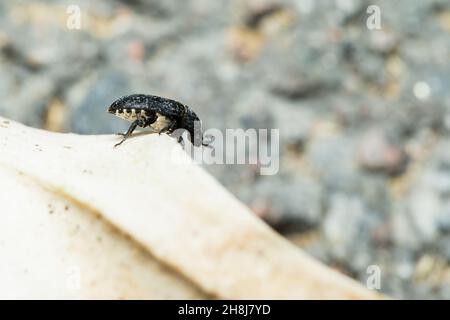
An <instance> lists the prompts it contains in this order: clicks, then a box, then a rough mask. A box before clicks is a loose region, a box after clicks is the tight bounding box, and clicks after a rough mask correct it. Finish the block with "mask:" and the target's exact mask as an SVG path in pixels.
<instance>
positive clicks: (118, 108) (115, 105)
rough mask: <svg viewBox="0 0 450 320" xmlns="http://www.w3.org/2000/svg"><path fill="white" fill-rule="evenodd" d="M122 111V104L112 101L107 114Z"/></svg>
mask: <svg viewBox="0 0 450 320" xmlns="http://www.w3.org/2000/svg"><path fill="white" fill-rule="evenodd" d="M122 109H123V106H122V103H121V101H120V100H116V101H114V102H113V103H112V104H111V105H110V106H109V108H108V112H109V113H112V114H115V113H116V112H117V111H119V112H120V111H121V110H122Z"/></svg>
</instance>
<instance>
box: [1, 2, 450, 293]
mask: <svg viewBox="0 0 450 320" xmlns="http://www.w3.org/2000/svg"><path fill="white" fill-rule="evenodd" d="M69 4H76V5H79V6H80V8H81V14H82V15H81V19H82V20H81V21H82V26H81V30H69V29H68V28H67V27H66V19H67V13H66V9H67V6H68V5H69ZM371 4H376V5H378V6H379V7H380V8H381V23H382V29H381V30H378V31H370V30H368V28H367V27H366V19H367V18H368V16H369V15H368V14H367V13H366V9H367V7H368V6H369V5H371ZM449 58H450V1H448V0H441V1H439V0H434V1H433V0H429V1H412V0H400V1H388V0H386V1H375V0H370V1H357V0H319V1H312V0H303V1H301V0H298V1H295V0H285V1H283V0H260V1H251V0H244V1H237V0H235V1H211V0H178V1H177V0H164V1H161V0H159V1H157V0H133V1H119V0H115V1H88V0H75V1H67V2H66V1H2V2H0V97H1V99H0V114H1V115H2V116H5V117H9V118H12V119H14V120H18V121H21V122H24V123H26V124H28V125H31V126H35V127H41V128H46V129H49V130H54V131H62V132H77V133H83V134H90V133H111V132H116V131H118V130H123V129H125V128H126V127H127V125H128V124H127V123H125V122H122V121H120V120H117V119H113V118H111V116H110V115H108V114H107V113H106V112H105V110H106V107H107V106H108V105H109V104H110V103H111V102H112V101H113V100H115V99H116V98H117V97H119V96H121V95H124V94H129V93H136V92H142V93H152V94H157V95H162V96H166V97H171V98H174V99H177V100H180V101H182V102H185V103H186V104H188V105H189V106H191V107H192V108H193V109H194V110H195V111H196V113H197V114H198V115H199V116H200V118H201V119H202V120H203V123H204V125H205V126H206V127H215V128H219V129H225V128H279V129H280V133H281V136H280V141H281V163H280V172H279V173H278V174H277V175H274V176H260V175H259V174H258V168H255V167H254V166H242V165H241V166H215V167H206V169H207V170H209V171H210V172H211V173H212V174H213V175H214V176H216V177H217V178H218V179H219V180H220V181H221V182H222V183H223V184H224V185H225V186H226V187H227V188H228V189H229V190H231V192H233V193H234V194H235V195H236V196H237V197H238V198H240V199H241V200H242V201H244V202H245V203H247V204H248V205H249V206H250V208H252V210H253V211H254V212H255V214H257V215H258V216H260V217H261V218H263V219H265V220H266V221H268V222H269V223H270V224H271V225H272V226H273V227H274V228H275V229H277V230H278V231H280V232H281V233H283V234H284V235H286V237H288V238H289V239H290V240H291V241H293V242H294V243H295V244H297V245H298V246H300V247H302V248H304V249H305V250H307V251H308V252H310V253H311V254H313V255H314V256H315V257H317V258H318V259H320V260H322V261H324V262H325V263H327V264H328V265H330V266H333V267H335V268H338V269H339V270H341V271H342V272H344V273H346V274H348V275H350V276H351V277H353V278H355V279H358V280H360V281H361V282H363V283H366V279H367V277H368V274H367V272H366V270H367V267H368V266H369V265H373V264H375V265H378V266H379V267H380V268H381V271H382V283H381V291H382V292H385V293H388V294H390V295H392V296H393V297H396V298H427V299H431V298H447V299H450V266H449V261H450V90H449V88H450V63H449ZM93 156H95V155H93Z"/></svg>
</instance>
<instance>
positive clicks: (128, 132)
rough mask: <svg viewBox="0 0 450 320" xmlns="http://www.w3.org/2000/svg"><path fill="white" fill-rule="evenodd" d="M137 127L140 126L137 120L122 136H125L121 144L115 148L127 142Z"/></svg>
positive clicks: (117, 144)
mask: <svg viewBox="0 0 450 320" xmlns="http://www.w3.org/2000/svg"><path fill="white" fill-rule="evenodd" d="M137 125H138V121H137V120H136V121H134V122H133V123H132V124H131V126H130V127H129V128H128V130H127V132H125V133H122V134H121V135H122V136H123V138H122V140H121V141H120V142H119V143H116V144H115V145H114V148H115V147H117V146H120V145H121V144H122V143H123V142H124V141H125V140H127V138H128V137H129V136H130V135H131V134H132V133H133V131H134V129H136V127H137Z"/></svg>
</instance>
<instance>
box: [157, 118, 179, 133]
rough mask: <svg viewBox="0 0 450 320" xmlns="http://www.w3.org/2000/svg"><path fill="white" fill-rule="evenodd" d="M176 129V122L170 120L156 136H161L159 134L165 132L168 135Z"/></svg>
mask: <svg viewBox="0 0 450 320" xmlns="http://www.w3.org/2000/svg"><path fill="white" fill-rule="evenodd" d="M176 127H177V122H176V121H175V120H171V121H170V123H169V124H168V125H167V126H166V127H164V128H162V129H161V130H159V131H158V134H159V135H161V133H166V132H167V133H169V134H170V133H172V132H173V130H175V129H176Z"/></svg>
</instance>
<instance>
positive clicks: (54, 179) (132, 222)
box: [0, 118, 381, 299]
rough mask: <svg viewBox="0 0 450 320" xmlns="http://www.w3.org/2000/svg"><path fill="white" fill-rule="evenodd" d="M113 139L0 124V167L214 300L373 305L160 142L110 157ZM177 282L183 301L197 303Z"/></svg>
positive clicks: (130, 144)
mask: <svg viewBox="0 0 450 320" xmlns="http://www.w3.org/2000/svg"><path fill="white" fill-rule="evenodd" d="M117 139H118V137H115V136H79V135H73V134H57V133H50V132H46V131H42V130H38V129H33V128H28V127H25V126H23V125H20V124H18V123H15V122H12V121H8V120H5V119H2V118H0V167H3V168H7V169H8V170H10V171H11V170H14V171H16V172H18V173H20V174H22V175H25V176H28V177H31V178H32V179H34V180H35V181H37V183H39V184H40V185H42V186H45V187H46V188H48V189H50V190H52V192H53V193H54V198H55V201H56V200H57V199H56V198H57V197H58V196H59V197H61V196H63V197H64V198H66V199H70V201H74V202H76V203H78V205H79V206H82V207H85V208H88V209H89V211H90V212H91V213H92V212H95V213H97V214H98V215H100V216H101V217H102V218H103V219H104V220H106V221H108V222H110V223H111V224H112V225H113V226H115V227H116V228H118V229H120V230H121V231H122V232H124V233H125V234H127V235H129V236H130V237H131V238H132V239H133V240H132V241H136V246H138V247H142V248H145V250H147V251H148V252H150V253H151V254H152V255H153V256H154V257H156V258H157V259H158V260H160V261H161V262H163V263H164V264H165V265H168V266H170V267H172V268H173V269H174V270H176V271H177V272H179V273H181V274H182V275H183V276H184V277H185V278H187V279H189V280H190V281H192V283H195V285H196V286H198V287H199V288H200V289H201V290H203V292H207V293H209V294H211V295H213V296H215V297H219V298H231V299H233V298H236V299H270V298H274V299H278V298H284V299H375V298H380V297H381V296H380V295H378V294H376V293H374V292H372V291H369V290H367V289H365V288H364V287H363V286H361V285H360V284H359V283H357V282H356V281H353V280H352V279H350V278H347V277H345V276H343V275H341V274H340V273H338V272H336V271H334V270H332V269H330V268H328V267H326V266H324V265H323V264H321V263H320V262H318V261H316V260H315V259H313V258H312V257H310V256H309V255H307V254H305V253H303V252H302V251H301V250H300V249H298V248H296V247H295V246H294V245H292V244H291V243H289V242H288V241H287V240H285V239H284V238H282V237H281V236H279V235H278V234H276V233H275V232H273V231H272V230H271V229H270V228H269V227H268V226H266V225H265V224H264V223H263V222H262V221H260V220H259V219H258V218H257V217H255V216H254V215H253V214H252V213H251V212H250V211H249V210H248V209H247V208H246V207H245V206H244V205H242V204H241V203H240V202H239V201H238V200H236V199H235V198H234V197H233V196H232V195H231V194H230V193H229V192H228V191H226V190H225V189H224V188H223V187H222V186H221V185H220V184H218V183H217V182H216V181H215V180H214V179H213V178H212V177H211V176H210V175H209V174H208V173H206V172H205V171H204V170H203V169H202V168H201V167H199V166H197V165H195V164H193V163H191V162H190V161H189V158H188V157H187V156H186V155H185V153H184V151H183V150H182V149H181V147H180V146H179V145H178V144H177V143H176V142H175V141H174V140H173V139H171V138H170V137H167V136H165V135H161V136H158V135H143V136H138V137H134V138H132V139H129V140H127V141H126V143H124V144H123V145H122V146H120V147H118V148H116V149H114V148H113V145H114V144H115V143H116V142H117ZM175 158H176V159H178V160H179V159H185V160H186V161H185V163H184V164H180V163H179V161H178V162H177V161H174V159H175ZM66 201H67V200H66ZM11 210H13V208H11ZM30 210H31V209H30ZM10 212H13V211H10ZM14 214H15V215H20V217H17V219H19V220H18V221H20V220H21V219H25V218H23V217H21V215H22V214H23V212H14ZM27 214H28V215H32V212H31V211H29V212H28V213H27ZM2 215H4V214H2ZM2 215H0V217H1V216H2ZM79 215H80V216H81V215H84V216H86V214H85V213H83V212H80V213H79ZM2 219H3V218H2ZM18 221H17V222H18ZM54 228H56V226H55V227H54ZM98 228H100V227H98ZM112 238H113V236H111V239H112ZM54 240H55V241H56V236H55V239H54ZM30 241H31V239H30ZM121 241H123V240H121ZM130 241H131V240H130ZM79 245H80V248H79V250H80V251H79V252H78V254H82V253H81V252H84V251H83V250H82V248H81V246H82V244H81V243H80V244H79ZM127 245H129V244H127ZM90 246H91V247H92V246H93V244H92V243H91V244H90ZM124 246H125V244H124ZM0 248H1V246H0ZM121 251H122V250H120V251H119V252H121ZM117 254H119V253H117ZM47 258H48V257H47ZM0 259H1V256H0ZM67 259H70V254H69V253H68V254H67ZM149 265H150V264H149ZM54 268H56V266H55V267H54ZM149 270H152V267H151V266H149ZM149 272H150V271H149ZM173 276H174V275H171V277H173ZM92 279H93V281H95V279H94V277H93V278H92ZM101 279H102V278H100V279H97V280H96V281H101ZM180 279H181V278H180ZM136 281H137V283H139V281H140V280H136ZM142 281H144V280H142ZM183 281H185V280H182V279H181V280H180V284H179V285H180V287H183V290H186V291H185V294H186V295H191V296H192V297H201V295H202V294H203V293H200V291H195V290H191V291H189V290H188V288H186V287H184V283H183ZM42 285H43V286H45V283H42ZM106 292H107V290H106V291H104V292H103V293H104V294H105V295H108V294H107V293H106ZM55 294H56V292H55ZM86 295H89V294H87V293H86ZM93 295H95V294H93ZM203 295H204V294H203ZM98 296H101V294H98ZM149 298H151V295H150V296H149Z"/></svg>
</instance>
